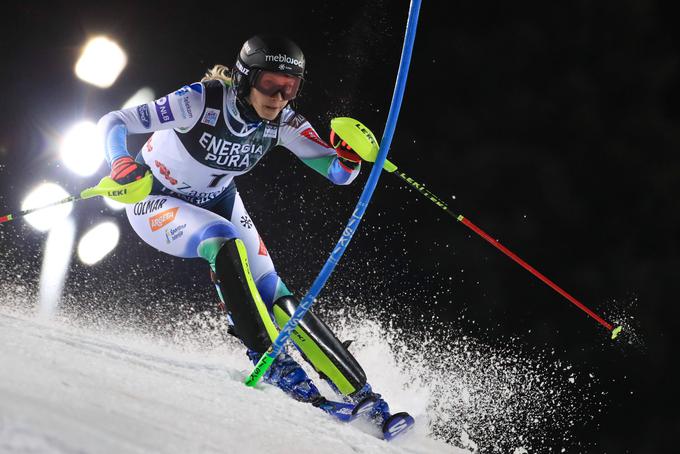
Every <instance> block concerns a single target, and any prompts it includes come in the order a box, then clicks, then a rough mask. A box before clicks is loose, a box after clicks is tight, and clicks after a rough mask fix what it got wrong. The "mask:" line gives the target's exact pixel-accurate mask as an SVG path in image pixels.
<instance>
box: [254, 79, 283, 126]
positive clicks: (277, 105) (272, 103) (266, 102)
mask: <svg viewBox="0 0 680 454" xmlns="http://www.w3.org/2000/svg"><path fill="white" fill-rule="evenodd" d="M250 103H251V104H252V105H253V108H254V109H255V112H257V114H258V115H259V116H260V117H261V118H264V119H265V120H276V117H278V116H279V113H281V111H282V110H283V108H284V107H286V104H288V101H286V100H285V99H283V96H281V92H276V93H274V94H273V95H272V96H267V95H265V94H264V93H262V92H261V91H259V90H258V89H257V88H255V87H252V88H251V89H250Z"/></svg>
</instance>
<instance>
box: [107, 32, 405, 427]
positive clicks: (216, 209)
mask: <svg viewBox="0 0 680 454" xmlns="http://www.w3.org/2000/svg"><path fill="white" fill-rule="evenodd" d="M304 70H305V58H304V55H303V53H302V51H301V50H300V48H299V47H298V46H297V45H296V44H295V43H293V42H292V41H290V40H288V39H286V38H283V37H278V36H269V35H258V36H254V37H252V38H251V39H249V40H248V41H246V42H245V43H244V44H243V47H242V48H241V51H240V53H239V55H238V58H237V59H236V63H235V66H234V68H233V69H232V71H231V73H229V72H228V70H227V68H226V67H224V66H220V65H217V66H215V67H214V68H212V69H211V70H210V71H209V72H208V73H207V74H206V75H205V77H204V78H203V79H202V80H201V82H197V83H193V84H191V85H189V86H184V87H182V88H180V89H179V90H177V91H175V92H174V93H171V94H169V95H168V96H164V97H163V98H160V99H158V100H156V101H154V102H151V103H148V104H142V105H140V106H137V107H133V108H130V109H123V110H119V111H114V112H110V113H108V114H106V115H104V116H103V117H102V118H101V120H100V121H99V125H98V126H99V128H100V132H101V134H102V140H103V141H104V144H105V150H106V158H107V160H108V162H109V164H110V165H111V174H110V177H111V178H112V179H113V180H115V181H116V182H118V183H120V184H127V183H130V182H133V181H136V180H139V179H141V178H142V177H143V176H144V175H146V173H147V172H151V173H152V174H153V187H152V190H151V194H150V195H149V196H148V197H146V198H145V199H144V200H143V201H141V202H139V203H136V204H134V205H128V207H127V209H126V211H127V216H128V219H129V221H130V225H131V226H132V228H133V229H134V230H135V232H136V233H137V234H138V235H139V237H140V238H142V239H143V240H144V241H145V242H146V243H147V244H149V245H150V246H152V247H154V248H156V249H158V250H160V251H163V252H165V253H168V254H171V255H174V256H177V257H185V258H189V257H192V258H193V257H200V258H202V259H204V260H206V261H207V262H208V263H209V265H210V268H211V275H212V277H213V281H214V282H215V286H216V288H217V291H218V294H219V296H220V299H221V301H222V303H223V304H224V306H225V307H226V311H227V314H228V316H229V318H230V322H231V323H232V326H231V327H230V331H232V332H233V334H235V335H236V336H237V337H238V338H239V339H240V340H241V341H242V342H243V343H244V344H245V346H246V347H247V354H248V356H249V358H250V359H251V360H252V361H253V362H254V363H257V361H258V360H259V358H260V356H261V355H262V354H263V353H264V352H265V351H266V350H267V349H268V348H269V346H270V345H271V342H272V340H273V339H275V338H276V335H277V334H278V331H277V325H278V326H283V324H285V323H286V321H288V320H289V319H290V317H291V316H292V314H293V312H294V311H295V308H296V306H297V304H298V301H297V300H296V298H295V297H294V296H293V294H292V293H291V292H290V291H289V290H288V288H287V287H286V285H285V284H284V283H283V281H282V280H281V279H280V278H279V276H278V274H277V273H276V270H275V268H274V264H273V263H272V260H271V257H270V256H269V253H268V252H267V249H266V248H265V246H264V243H263V241H262V239H261V238H260V236H259V235H258V233H257V229H256V228H255V225H254V224H253V222H252V220H251V219H250V217H249V216H248V213H247V211H246V209H245V207H244V205H243V201H242V200H241V197H240V195H239V193H238V191H237V189H236V185H235V182H234V177H236V176H238V175H242V174H244V173H246V172H248V171H250V170H251V169H252V168H253V167H254V166H255V165H256V164H257V163H258V162H259V160H260V159H261V158H262V157H263V156H264V155H265V154H266V153H267V152H268V151H269V150H271V149H272V148H273V147H275V146H277V145H279V146H282V147H284V148H286V149H288V150H290V151H291V152H293V153H294V154H295V155H296V156H297V157H298V158H300V159H301V160H302V161H303V162H304V163H305V164H307V165H308V166H309V167H311V168H312V169H314V170H315V171H317V172H319V173H320V174H321V175H323V176H324V177H326V178H328V179H329V180H330V181H331V182H332V183H334V184H339V185H346V184H349V183H351V182H352V181H353V180H354V179H355V178H356V177H357V175H358V173H359V170H360V167H361V165H360V163H361V158H360V157H359V155H358V154H357V153H356V152H354V151H353V150H352V149H351V148H350V147H349V146H348V145H347V144H346V142H344V141H343V140H342V139H341V138H340V137H339V136H337V135H336V134H335V133H334V132H333V131H331V143H333V144H334V146H333V147H331V146H329V145H328V144H327V143H326V142H324V141H323V140H321V139H320V138H319V136H318V135H317V133H316V132H315V130H314V129H313V128H312V126H311V125H310V124H309V122H308V121H307V120H306V119H305V118H304V117H303V116H302V115H300V114H298V113H296V112H295V111H294V110H293V109H292V108H291V106H290V105H289V103H290V102H291V101H292V100H293V99H295V97H296V96H297V95H298V94H299V92H300V88H301V86H302V83H303V78H304ZM150 132H152V133H153V134H152V135H151V137H150V138H149V140H148V141H147V142H146V144H145V145H144V146H143V147H142V150H141V151H140V152H139V153H138V154H137V156H136V159H133V158H132V157H131V156H130V154H129V153H128V150H127V145H126V137H127V135H128V134H140V133H150ZM292 338H293V340H294V342H295V344H296V345H297V347H298V349H299V350H300V351H301V353H302V355H303V357H304V358H305V360H307V361H308V362H309V363H310V364H311V365H312V367H313V368H314V369H315V370H316V371H317V372H318V373H319V374H320V376H321V377H323V378H325V379H326V380H328V382H329V383H330V384H331V386H332V387H333V389H335V390H336V391H337V392H338V393H340V394H341V395H342V396H345V400H346V401H347V402H351V403H354V404H358V403H360V402H361V403H366V402H370V403H371V405H370V406H364V407H365V408H370V414H371V417H372V418H373V419H374V420H375V421H376V423H378V424H381V425H382V426H383V431H384V432H385V436H386V438H391V436H393V435H396V433H398V432H400V431H402V430H403V428H406V427H407V426H410V425H411V424H412V422H413V419H412V418H411V417H410V416H408V415H407V414H405V413H400V414H397V415H392V417H391V415H390V412H389V407H388V405H387V403H386V402H385V401H384V400H383V399H381V398H380V395H379V394H376V393H373V391H372V389H371V386H370V385H369V384H368V383H367V382H366V376H365V374H364V371H363V369H362V368H361V366H360V365H359V364H358V362H357V361H356V359H355V358H354V357H353V356H352V355H351V353H350V352H349V351H348V350H347V348H346V345H344V344H343V343H342V342H340V341H339V340H338V339H337V338H336V337H335V335H334V334H333V333H332V332H331V331H330V329H329V328H328V327H327V326H326V325H325V324H324V323H323V322H322V321H321V320H320V319H319V318H318V317H316V316H315V315H314V314H313V313H311V312H309V313H308V314H307V315H306V317H305V318H304V319H303V321H302V323H301V324H300V325H299V327H298V328H297V329H296V330H295V332H294V334H293V336H292ZM264 379H265V381H266V382H269V383H271V384H274V385H276V386H278V387H279V388H281V389H282V390H284V391H285V392H286V393H288V394H289V395H291V396H292V397H293V398H295V399H297V400H300V401H304V402H311V403H312V404H314V405H315V406H318V407H320V408H322V409H323V410H325V411H327V412H329V413H332V414H333V412H334V411H336V410H337V407H334V406H333V405H332V404H333V402H330V401H328V400H326V399H325V398H324V397H322V396H321V394H320V392H319V390H318V389H317V387H316V386H315V385H314V383H313V382H312V381H311V380H310V379H309V378H308V376H307V374H306V373H305V371H304V370H303V369H302V368H301V367H300V365H299V364H298V363H297V362H296V361H295V360H294V359H293V358H291V357H290V356H289V355H288V354H287V353H285V352H283V353H282V354H281V355H279V357H278V358H277V360H276V361H275V362H274V364H273V365H272V367H271V369H270V370H269V371H268V373H267V374H266V375H265V377H264ZM404 415H405V416H404ZM336 416H338V415H337V414H336ZM397 416H399V417H398V418H395V417H397ZM406 417H407V418H406Z"/></svg>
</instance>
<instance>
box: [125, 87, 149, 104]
mask: <svg viewBox="0 0 680 454" xmlns="http://www.w3.org/2000/svg"><path fill="white" fill-rule="evenodd" d="M155 96H156V95H155V93H154V92H153V90H152V89H150V88H149V87H144V88H140V89H139V90H137V92H136V93H135V94H134V95H132V96H131V97H130V99H128V100H127V101H125V104H123V107H122V108H123V109H127V108H128V107H135V106H138V105H140V104H146V103H147V102H151V101H153V100H154V99H156V98H155Z"/></svg>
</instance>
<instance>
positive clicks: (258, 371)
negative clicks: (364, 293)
mask: <svg viewBox="0 0 680 454" xmlns="http://www.w3.org/2000/svg"><path fill="white" fill-rule="evenodd" d="M419 11H420V0H411V5H410V8H409V13H408V20H407V22H406V35H405V37H404V46H403V48H402V50H401V60H400V62H399V71H398V73H397V82H396V84H395V87H394V93H393V94H392V104H391V105H390V112H389V114H388V116H387V124H386V125H385V132H384V133H383V138H382V140H381V141H380V149H379V151H378V155H377V157H376V159H375V163H374V164H373V168H372V169H371V174H370V175H369V177H368V181H367V182H366V185H365V186H364V190H363V191H362V193H361V196H360V197H359V202H358V203H357V206H356V207H355V208H354V212H353V213H352V216H351V217H350V219H349V221H348V222H347V226H346V227H345V230H344V231H343V232H342V236H341V237H340V239H339V240H338V243H337V245H336V246H335V248H334V249H333V252H331V255H330V256H329V257H328V260H326V263H325V264H324V266H323V268H322V269H321V272H320V273H319V275H318V276H317V277H316V279H315V280H314V282H313V283H312V286H311V287H310V289H309V291H308V292H307V294H306V295H305V297H304V298H303V299H302V301H301V302H300V304H299V305H298V307H297V309H296V310H295V312H294V313H293V316H292V317H291V319H290V320H288V322H287V323H286V324H285V325H284V327H283V329H281V332H280V333H279V335H278V336H277V337H276V339H275V340H274V342H273V343H272V346H271V347H270V348H269V350H268V351H267V352H266V353H265V354H264V355H262V358H260V360H259V362H258V363H257V365H256V366H255V369H253V372H252V373H251V374H250V375H249V376H248V378H247V379H246V382H245V383H246V385H248V386H255V385H256V384H257V382H258V381H259V380H260V378H262V376H263V375H264V373H265V372H266V371H267V369H269V367H270V366H271V365H272V363H273V362H274V360H275V359H276V357H277V356H278V355H279V353H281V350H283V347H284V345H285V344H286V342H287V341H288V339H289V338H290V335H291V333H292V332H293V330H295V328H296V327H297V325H298V324H299V323H300V321H301V320H302V317H304V316H305V314H306V313H307V311H308V310H309V308H311V307H312V304H313V303H314V301H315V300H316V297H317V296H318V294H319V293H320V292H321V290H322V289H323V287H324V285H325V284H326V281H327V280H328V278H329V277H330V275H331V273H333V270H334V269H335V265H337V264H338V262H339V261H340V258H341V257H342V254H344V252H345V249H347V246H348V245H349V243H350V241H351V240H352V236H354V232H355V231H356V229H357V227H358V226H359V223H360V222H361V218H362V217H363V215H364V213H365V212H366V208H367V207H368V203H369V202H370V200H371V197H372V196H373V191H374V190H375V187H376V186H377V184H378V179H379V178H380V174H381V172H382V169H383V165H384V164H385V160H386V159H387V152H388V151H389V149H390V145H391V143H392V137H393V136H394V130H395V129H396V127H397V119H398V118H399V110H400V109H401V102H402V99H403V98H404V90H405V88H406V77H407V75H408V69H409V65H410V63H411V54H412V52H413V42H414V41H415V37H416V25H417V24H418V13H419Z"/></svg>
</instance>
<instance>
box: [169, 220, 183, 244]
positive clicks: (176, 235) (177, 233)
mask: <svg viewBox="0 0 680 454" xmlns="http://www.w3.org/2000/svg"><path fill="white" fill-rule="evenodd" d="M186 228H187V225H186V224H182V225H178V226H177V227H168V228H167V229H165V241H166V242H167V243H168V244H170V243H172V242H173V241H175V240H178V239H180V238H182V237H183V236H184V229H186Z"/></svg>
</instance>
